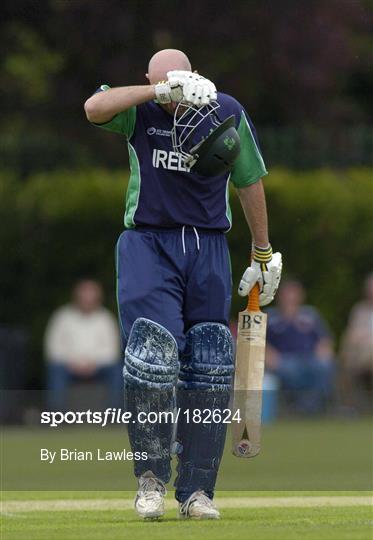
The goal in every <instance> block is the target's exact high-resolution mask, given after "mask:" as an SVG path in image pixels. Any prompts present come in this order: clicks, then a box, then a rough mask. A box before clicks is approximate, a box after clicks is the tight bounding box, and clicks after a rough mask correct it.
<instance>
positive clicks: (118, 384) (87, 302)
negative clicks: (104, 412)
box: [44, 279, 123, 410]
mask: <svg viewBox="0 0 373 540" xmlns="http://www.w3.org/2000/svg"><path fill="white" fill-rule="evenodd" d="M102 300H103V293H102V288H101V285H100V284H99V283H97V282H96V281H93V280H89V279H87V280H83V281H80V282H78V283H77V285H76V286H75V288H74V291H73V298H72V303H71V304H69V305H66V306H63V307H61V308H59V309H58V310H57V311H56V312H55V313H54V314H53V315H52V317H51V319H50V321H49V323H48V326H47V329H46V332H45V342H44V347H45V355H46V360H47V388H48V406H49V408H51V409H55V410H64V409H65V408H66V399H67V391H68V389H69V387H70V386H71V384H72V383H74V382H77V381H98V382H102V383H104V384H105V386H106V388H107V391H108V393H109V396H110V399H109V403H108V406H112V407H120V406H121V400H122V388H123V383H122V367H121V364H120V362H119V359H120V352H119V333H118V327H117V322H116V320H115V318H114V316H113V315H112V314H111V312H110V311H108V310H107V309H106V308H105V307H103V305H102ZM97 408H99V407H97Z"/></svg>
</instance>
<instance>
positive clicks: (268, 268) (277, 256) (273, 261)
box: [238, 246, 282, 306]
mask: <svg viewBox="0 0 373 540" xmlns="http://www.w3.org/2000/svg"><path fill="white" fill-rule="evenodd" d="M281 272H282V256H281V253H278V252H277V253H273V254H272V248H271V246H269V247H268V248H264V249H263V248H258V247H255V249H254V258H253V261H252V263H251V266H249V267H248V268H246V270H245V272H244V274H243V276H242V278H241V281H240V284H239V287H238V294H239V295H240V296H247V295H248V294H249V292H250V291H251V289H252V288H253V287H254V285H255V283H257V282H258V283H259V290H260V295H259V303H260V305H261V306H266V305H268V304H270V303H271V302H272V300H273V299H274V297H275V294H276V291H277V289H278V286H279V283H280V279H281Z"/></svg>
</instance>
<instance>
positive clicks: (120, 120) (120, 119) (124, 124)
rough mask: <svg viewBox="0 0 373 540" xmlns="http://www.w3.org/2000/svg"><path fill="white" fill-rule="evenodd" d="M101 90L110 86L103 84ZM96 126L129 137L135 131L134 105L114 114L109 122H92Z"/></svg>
mask: <svg viewBox="0 0 373 540" xmlns="http://www.w3.org/2000/svg"><path fill="white" fill-rule="evenodd" d="M100 88H101V91H103V92H105V91H106V90H109V89H110V86H108V85H107V84H103V85H102V86H101V87H100ZM94 125H95V126H97V127H100V128H102V129H106V130H107V131H113V132H114V133H119V134H120V135H125V136H126V137H127V139H129V138H130V137H131V136H132V134H133V132H134V131H135V125H136V107H131V108H130V109H127V110H126V111H123V112H120V113H118V114H116V115H115V116H114V117H113V118H112V119H111V120H109V122H105V124H94Z"/></svg>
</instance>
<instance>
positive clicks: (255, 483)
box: [1, 419, 373, 540]
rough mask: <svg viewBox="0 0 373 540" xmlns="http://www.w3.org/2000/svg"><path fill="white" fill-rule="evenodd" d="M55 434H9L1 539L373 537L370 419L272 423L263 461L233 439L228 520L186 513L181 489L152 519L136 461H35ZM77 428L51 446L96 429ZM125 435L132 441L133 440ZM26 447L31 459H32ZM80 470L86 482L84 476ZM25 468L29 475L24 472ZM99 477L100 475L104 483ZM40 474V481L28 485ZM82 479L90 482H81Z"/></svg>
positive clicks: (223, 503)
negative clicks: (140, 507) (235, 451)
mask: <svg viewBox="0 0 373 540" xmlns="http://www.w3.org/2000/svg"><path fill="white" fill-rule="evenodd" d="M45 433H46V432H45V431H43V432H42V433H41V432H40V431H35V430H32V431H27V430H26V431H24V430H23V431H22V430H19V429H10V430H6V431H5V432H3V434H2V473H3V474H2V487H3V490H4V491H2V516H1V517H2V522H1V540H44V539H45V540H46V539H48V540H67V539H72V540H75V539H76V540H96V539H97V540H99V539H100V540H101V539H105V540H116V539H118V540H119V539H124V538H130V539H131V540H136V539H145V538H152V539H153V538H154V539H158V538H162V539H166V540H168V539H175V538H177V539H178V540H182V539H186V538H194V537H199V536H200V537H201V538H203V540H209V539H212V538H214V539H217V540H218V539H232V540H233V539H237V538H250V539H252V540H266V539H268V540H272V539H278V540H281V539H286V540H292V539H298V538H299V539H305V540H307V539H315V540H316V539H317V540H320V539H325V540H337V539H338V540H340V539H341V540H343V539H346V540H350V539H351V540H354V539H362V540H372V538H373V528H372V524H373V519H372V518H373V516H372V504H371V503H372V497H371V495H372V492H371V491H370V490H371V489H372V424H371V422H370V420H369V419H365V420H359V421H354V422H342V421H337V420H323V421H312V422H310V421H309V422H300V421H293V422H279V423H278V424H276V425H273V426H265V427H264V432H263V452H262V454H261V456H259V457H257V458H256V459H254V460H239V459H236V458H233V457H232V456H231V454H230V448H229V440H228V441H227V442H228V444H227V448H226V453H225V455H224V460H223V466H222V475H221V478H220V480H219V491H218V493H217V497H216V503H217V505H218V507H219V508H220V510H221V515H222V519H221V520H220V521H218V522H195V521H193V522H190V521H187V522H185V521H179V520H177V518H176V504H175V501H174V499H173V494H172V492H170V493H169V494H168V497H167V512H166V515H165V518H164V519H163V520H162V521H161V522H146V523H144V522H142V521H141V520H139V519H138V518H137V516H136V514H135V512H134V511H133V509H132V504H133V495H134V493H133V491H132V492H130V491H128V488H127V485H129V483H130V477H132V474H131V464H129V463H118V464H116V465H115V466H114V467H113V468H112V467H111V468H109V469H105V468H100V467H98V469H97V475H95V464H94V463H91V464H89V466H88V467H84V466H82V464H79V467H74V466H73V467H72V469H71V468H69V467H68V466H66V464H65V465H64V466H62V465H61V464H59V465H57V466H56V468H52V467H53V466H52V465H50V466H47V465H46V464H43V465H45V468H44V469H43V467H40V463H39V464H37V463H36V461H33V455H34V450H35V449H37V447H38V445H39V447H40V444H41V443H44V442H45V441H44V437H45ZM47 433H49V432H47ZM76 435H77V433H76V432H75V434H74V432H71V431H67V432H64V433H62V432H61V433H57V432H53V433H52V434H51V435H48V437H49V436H50V437H52V439H51V440H49V441H48V445H49V446H51V445H52V446H53V445H54V446H55V447H57V446H58V445H59V444H64V445H71V444H72V441H73V442H75V446H76V447H78V448H79V447H80V446H81V445H83V444H84V445H85V446H86V445H87V444H88V441H92V433H91V432H90V431H85V432H84V434H80V436H79V438H78V439H77V437H76ZM118 435H120V436H122V433H121V432H118V431H114V432H107V433H105V434H103V435H100V436H99V438H98V441H99V442H98V443H97V439H96V443H97V444H100V445H103V444H104V440H107V438H109V439H110V438H111V440H109V441H107V444H108V445H109V447H110V446H113V445H114V444H115V443H116V442H118V441H117V438H118ZM100 437H103V438H102V439H100ZM118 444H119V446H120V445H123V441H122V440H121V441H120V442H119V443H118ZM26 449H27V455H28V459H24V456H25V450H26ZM11 453H12V454H13V460H10V454H11ZM9 460H10V461H9ZM8 463H9V467H7V464H8ZM17 463H18V469H17V468H16V465H17ZM72 465H76V464H72ZM34 466H35V467H34ZM38 467H39V468H38ZM8 469H9V470H8ZM43 471H44V472H43ZM118 471H119V474H118ZM17 472H18V475H17V474H16V473H17ZM40 474H41V476H42V477H43V478H42V481H39V480H40V478H39V476H40ZM79 474H81V478H80V482H78V483H74V482H73V481H72V480H73V479H74V478H75V477H76V475H79ZM17 476H18V478H17ZM25 476H26V477H27V478H26V481H22V478H21V477H25ZM91 476H96V478H95V480H96V483H95V482H93V480H92V479H91ZM114 479H115V480H116V482H114ZM23 480H25V478H23ZM32 482H34V485H35V487H34V489H28V490H25V489H24V486H25V485H27V486H30V487H32V485H33V484H32ZM69 483H70V484H71V485H70V489H69ZM97 483H101V486H102V489H100V488H97V487H96V486H97ZM78 484H80V485H81V489H80V490H79V491H74V489H75V485H78ZM249 484H251V489H250V490H248V489H247V486H248V485H249ZM118 485H122V486H123V487H122V490H120V489H119V488H118V487H117V486H118ZM240 486H243V487H241V489H240ZM42 488H43V489H42ZM131 489H132V488H131ZM124 490H126V491H124Z"/></svg>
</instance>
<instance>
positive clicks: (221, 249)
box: [116, 228, 232, 352]
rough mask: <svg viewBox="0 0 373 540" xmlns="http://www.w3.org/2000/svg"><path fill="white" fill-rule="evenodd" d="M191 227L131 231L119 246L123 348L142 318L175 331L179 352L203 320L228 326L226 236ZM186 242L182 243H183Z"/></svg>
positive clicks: (229, 297)
mask: <svg viewBox="0 0 373 540" xmlns="http://www.w3.org/2000/svg"><path fill="white" fill-rule="evenodd" d="M198 235H199V240H198V238H197V236H196V233H195V231H194V230H193V229H192V228H186V229H185V234H184V235H183V234H182V229H171V230H161V231H160V230H157V231H155V230H146V231H144V230H137V229H133V230H127V231H125V232H123V233H122V234H121V236H120V237H119V240H118V243H117V248H116V267H117V300H118V307H119V316H120V323H121V329H122V337H123V338H124V344H125V341H126V338H127V337H128V335H129V332H130V330H131V327H132V324H133V323H134V321H135V320H136V319H137V318H138V317H145V318H147V319H151V320H152V321H155V322H157V323H159V324H161V325H162V326H164V327H165V328H167V330H169V332H171V334H172V335H173V336H174V338H175V339H176V341H177V344H178V347H179V352H183V350H184V346H185V332H186V331H187V330H188V329H189V328H191V327H192V326H193V325H194V324H197V323H199V322H219V323H222V324H225V325H228V324H229V313H230V304H231V289H232V282H231V268H230V259H229V253H228V246H227V240H226V236H225V234H224V233H221V232H209V231H200V230H199V231H198ZM183 240H184V241H183Z"/></svg>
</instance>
